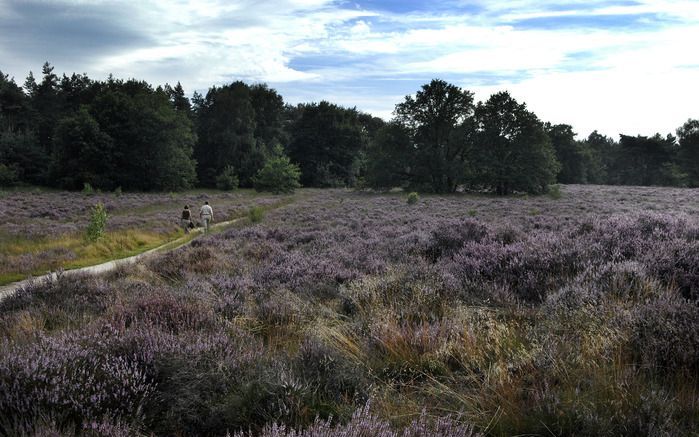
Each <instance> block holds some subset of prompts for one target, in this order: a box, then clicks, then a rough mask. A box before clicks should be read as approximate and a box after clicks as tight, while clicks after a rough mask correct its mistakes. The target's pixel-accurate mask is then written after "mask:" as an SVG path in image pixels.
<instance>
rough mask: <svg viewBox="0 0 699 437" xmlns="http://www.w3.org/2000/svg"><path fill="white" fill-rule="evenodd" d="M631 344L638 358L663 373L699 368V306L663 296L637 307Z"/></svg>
mask: <svg viewBox="0 0 699 437" xmlns="http://www.w3.org/2000/svg"><path fill="white" fill-rule="evenodd" d="M632 332H633V333H632V335H631V344H632V345H633V350H634V351H635V352H636V360H637V362H639V364H641V365H643V366H644V367H646V368H649V369H654V370H658V371H660V372H661V373H664V372H667V373H670V374H672V373H675V372H677V371H679V370H681V369H687V370H689V371H691V372H697V371H699V307H697V306H696V304H694V303H693V302H691V301H687V300H685V299H681V298H676V297H664V298H660V299H658V300H657V301H655V302H651V303H648V304H646V305H644V306H642V307H640V308H639V309H638V310H637V311H636V317H635V322H634V324H633V331H632Z"/></svg>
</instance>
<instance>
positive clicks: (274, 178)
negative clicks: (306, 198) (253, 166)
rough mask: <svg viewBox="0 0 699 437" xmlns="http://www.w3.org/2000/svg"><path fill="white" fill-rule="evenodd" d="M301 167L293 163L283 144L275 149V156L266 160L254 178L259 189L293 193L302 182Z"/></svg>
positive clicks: (254, 182)
mask: <svg viewBox="0 0 699 437" xmlns="http://www.w3.org/2000/svg"><path fill="white" fill-rule="evenodd" d="M300 178H301V169H299V166H298V165H296V164H293V163H292V162H291V161H290V160H289V158H288V157H287V156H285V155H284V150H283V149H282V148H281V146H277V147H275V149H274V154H273V156H272V157H271V158H270V159H268V160H267V162H265V165H264V167H262V168H261V169H260V171H258V172H257V175H255V177H254V178H253V180H252V183H253V186H254V187H255V190H257V191H271V192H273V193H274V194H280V193H293V192H294V190H295V189H296V188H299V187H300V186H301V184H300V183H299V179H300Z"/></svg>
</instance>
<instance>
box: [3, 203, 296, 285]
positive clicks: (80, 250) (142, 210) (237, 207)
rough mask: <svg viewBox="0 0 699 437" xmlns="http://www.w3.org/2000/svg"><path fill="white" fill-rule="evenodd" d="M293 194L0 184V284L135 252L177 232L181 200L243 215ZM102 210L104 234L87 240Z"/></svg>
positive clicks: (221, 217)
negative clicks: (2, 187) (95, 213)
mask: <svg viewBox="0 0 699 437" xmlns="http://www.w3.org/2000/svg"><path fill="white" fill-rule="evenodd" d="M290 198H291V196H273V195H265V194H259V193H255V192H252V191H250V190H239V191H236V192H234V193H233V192H216V191H214V192H212V191H207V192H204V191H189V192H184V193H169V194H168V193H123V194H118V193H95V192H91V193H84V192H83V193H80V192H66V191H62V192H58V191H52V190H48V191H47V190H35V191H29V190H21V189H20V190H13V191H4V192H3V191H0V215H1V216H2V221H3V224H2V226H0V285H3V284H7V283H10V282H14V281H17V280H20V279H24V278H26V277H28V276H31V275H33V276H39V275H43V274H45V273H47V272H48V271H56V270H59V269H71V268H78V267H83V266H88V265H93V264H98V263H100V262H104V261H109V260H112V259H118V258H123V257H126V256H130V255H134V254H137V253H141V252H143V251H146V250H148V249H152V248H154V247H158V246H161V245H163V244H165V243H168V242H171V241H173V240H176V239H179V238H180V237H182V234H183V231H182V229H181V227H180V220H179V218H180V212H181V211H182V209H183V208H184V206H185V205H187V206H189V207H190V208H191V210H192V214H193V217H194V218H195V219H196V217H197V214H198V211H199V207H200V206H201V205H202V204H203V202H204V201H209V202H211V203H212V204H215V205H216V215H215V218H216V221H217V222H223V221H228V220H231V219H234V218H238V217H243V216H245V215H246V214H247V213H248V211H249V209H250V208H253V207H260V208H263V209H266V208H270V207H275V206H278V205H281V204H284V203H285V202H287V201H289V199H290ZM97 204H102V205H103V206H104V208H105V210H106V213H107V215H108V220H107V222H106V227H105V232H104V234H105V235H104V236H103V238H100V239H99V240H98V241H91V242H90V241H86V239H85V230H86V229H87V227H88V224H89V222H90V218H91V210H92V208H93V207H94V206H95V205H97Z"/></svg>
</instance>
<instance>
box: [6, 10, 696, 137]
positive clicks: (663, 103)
mask: <svg viewBox="0 0 699 437" xmlns="http://www.w3.org/2000/svg"><path fill="white" fill-rule="evenodd" d="M32 1H34V0H32ZM342 3H344V2H342ZM638 3H639V4H632V3H629V4H628V5H620V4H619V3H618V2H615V3H609V2H606V1H599V0H598V1H595V0H587V1H582V0H574V1H569V2H566V3H565V6H566V7H564V8H560V6H561V4H562V2H561V1H560V0H542V1H536V2H535V1H533V0H513V1H485V0H483V1H480V2H474V1H472V0H469V1H466V0H464V1H463V4H464V5H465V6H472V5H474V4H477V5H479V6H481V7H483V8H484V9H485V11H484V13H480V14H479V13H474V12H452V13H450V12H449V11H447V10H445V9H440V10H439V11H438V12H412V13H407V14H405V13H400V14H399V13H391V12H385V11H383V12H379V11H374V10H362V9H361V8H355V7H351V8H348V7H343V6H342V4H341V2H338V1H332V0H278V1H257V0H237V1H229V0H198V1H194V0H147V1H139V2H117V1H116V0H109V1H107V0H103V1H87V0H79V1H78V0H49V1H45V0H44V1H43V3H42V4H47V5H53V6H55V8H54V10H60V8H63V9H64V11H66V12H65V13H66V14H67V13H71V14H77V15H78V16H79V14H80V12H81V11H83V10H84V9H85V8H89V10H90V14H91V15H89V16H90V17H93V16H94V15H95V14H99V11H100V8H102V7H103V8H104V9H103V11H104V12H103V13H104V14H105V16H103V17H102V19H104V20H113V21H115V22H116V21H118V22H119V26H121V27H116V28H122V27H125V28H128V29H129V30H130V31H132V32H138V33H139V35H140V36H142V38H140V39H136V40H135V42H133V43H129V44H124V45H123V46H121V45H119V46H116V48H114V49H112V50H110V51H109V52H105V53H104V54H95V55H94V56H91V57H89V58H86V57H85V56H82V57H80V56H77V57H70V56H66V57H65V58H59V59H49V61H51V62H53V63H55V64H56V66H57V67H58V68H63V69H65V71H66V72H71V71H79V72H83V71H85V72H87V73H88V74H90V75H91V76H92V77H96V78H104V77H106V75H107V74H109V73H114V74H115V75H116V76H117V77H137V78H139V79H145V80H147V81H149V82H151V83H155V84H162V83H165V82H170V83H173V82H176V81H181V82H182V84H183V85H184V86H185V89H187V90H190V91H191V90H194V89H199V90H202V89H206V88H208V87H209V86H211V85H214V84H221V83H224V82H230V81H232V80H236V79H244V80H248V81H251V82H261V81H266V82H271V83H273V84H275V85H278V86H283V88H284V89H286V90H288V92H289V93H290V94H289V97H288V99H289V100H296V101H304V100H308V101H310V100H320V99H328V100H333V99H335V100H336V101H337V102H338V103H342V104H345V105H349V106H357V107H358V108H359V109H362V110H367V111H371V112H372V113H375V114H377V115H382V116H387V115H388V114H390V113H391V111H392V110H393V107H394V105H395V104H396V103H398V102H399V101H400V100H401V99H402V96H403V95H404V94H408V93H412V92H415V91H416V89H417V87H416V85H415V83H416V81H422V83H425V82H427V81H429V80H430V79H431V78H433V77H445V78H449V79H450V80H453V81H456V82H459V84H460V85H462V86H464V87H466V88H469V89H475V90H476V91H477V92H478V96H479V97H480V98H487V94H488V92H490V91H494V90H500V89H505V88H507V89H510V90H512V91H513V93H514V94H515V96H516V97H517V98H518V99H520V100H524V101H526V102H528V103H529V105H530V107H531V108H532V109H534V110H535V111H536V112H537V113H539V115H540V116H541V118H544V119H550V120H552V121H556V122H567V123H570V124H572V125H573V126H574V127H576V128H577V130H578V131H579V132H580V133H582V134H586V133H587V132H586V131H587V130H590V129H594V128H597V129H600V130H601V131H603V132H605V133H608V134H614V133H616V132H619V131H626V132H629V133H636V132H639V133H641V132H642V133H650V132H651V131H655V130H659V131H662V132H666V131H669V130H672V129H674V128H675V127H677V126H678V125H679V124H681V123H682V122H683V121H684V120H685V119H686V118H687V117H690V116H693V117H697V116H699V114H696V113H692V111H696V109H695V108H696V105H695V104H694V105H693V104H691V102H692V101H693V102H696V101H698V100H697V95H696V91H694V90H695V89H696V86H695V85H694V83H695V81H696V72H697V70H696V69H694V70H691V69H688V68H686V67H687V66H692V65H694V66H696V65H699V51H697V50H696V49H695V47H694V45H695V40H696V39H697V36H698V35H699V24H697V23H699V1H695V0H672V1H670V0H643V1H640V2H638ZM20 4H23V3H22V2H20V1H19V0H0V35H2V34H3V33H6V34H8V33H7V32H5V28H3V25H5V26H11V25H12V22H13V20H16V19H17V16H16V11H17V10H19V8H17V7H12V6H17V5H20ZM117 6H118V7H117ZM561 9H563V10H561ZM38 10H41V8H39V9H38ZM115 11H121V12H119V13H120V14H121V15H118V13H116V12H115ZM619 14H622V15H629V14H655V15H657V16H658V17H661V18H663V19H665V20H667V19H669V20H672V23H673V25H672V26H665V27H663V26H662V25H661V24H658V23H656V24H654V25H653V26H650V25H648V26H644V27H642V28H630V27H628V26H627V27H620V28H608V29H603V28H597V29H580V28H560V26H559V28H556V29H547V28H544V27H539V28H526V29H525V28H519V27H517V26H516V21H517V20H523V19H530V18H537V19H546V18H547V17H548V18H553V19H555V18H556V17H562V16H568V17H576V16H585V17H588V18H589V16H591V15H592V16H595V15H597V16H607V17H609V16H614V15H619ZM25 18H26V17H25ZM35 18H36V17H29V19H28V20H29V21H28V22H29V23H31V22H32V20H34V19H35ZM45 18H46V17H45ZM48 18H52V17H48ZM659 23H662V21H661V22H659ZM41 30H42V29H41V28H36V29H32V28H28V29H26V33H24V34H22V38H25V39H26V40H31V39H32V38H34V37H35V34H37V33H40V32H41ZM66 31H70V29H67V30H66ZM109 35H111V34H108V36H109ZM114 37H115V38H117V37H118V35H115V36H114ZM4 41H5V40H4V39H3V38H2V37H0V56H2V58H3V60H4V62H3V64H4V65H3V68H8V66H9V67H10V71H5V72H9V73H11V74H14V75H15V76H16V77H23V76H24V75H26V72H27V71H28V70H29V69H34V70H36V69H37V67H38V66H40V65H41V63H43V61H44V60H46V59H41V58H39V59H32V58H31V53H30V52H28V51H27V50H25V51H24V52H20V51H19V50H18V49H16V48H15V47H13V46H12V45H11V44H10V43H5V42H4ZM41 41H42V42H43V40H41ZM88 42H89V41H88ZM34 45H37V46H40V45H41V44H34ZM29 46H30V47H31V46H32V45H31V44H29ZM64 49H65V47H64ZM74 50H76V51H79V50H81V47H80V46H79V45H76V47H75V49H74ZM42 53H43V52H42ZM307 56H313V61H312V62H307V63H304V62H301V61H303V59H304V57H307ZM27 59H32V60H31V62H33V64H32V65H24V63H26V62H27V61H26V60H27ZM477 75H483V76H486V77H490V78H491V79H490V80H491V81H494V82H492V84H489V85H488V86H478V83H479V82H475V81H474V80H473V79H472V78H473V77H475V76H477ZM460 77H461V78H462V80H459V78H460ZM498 77H501V79H499V80H497V79H495V78H498ZM374 78H382V79H386V78H394V79H396V82H395V83H394V84H393V85H392V86H391V87H390V90H386V89H384V88H383V86H382V85H373V88H372V85H368V86H366V87H364V86H361V84H362V83H364V82H367V81H370V80H371V79H374ZM470 78H471V79H470ZM403 80H404V82H402V83H404V84H405V85H401V84H400V83H398V82H399V81H403ZM306 85H307V86H306ZM403 86H404V88H402V87H403ZM418 86H419V85H418ZM301 90H305V91H304V92H307V93H308V95H307V98H304V96H303V94H302V91H301ZM323 93H325V94H324V95H323ZM639 96H643V97H639ZM285 97H287V96H286V95H285ZM692 99H693V100H692ZM615 126H616V127H615Z"/></svg>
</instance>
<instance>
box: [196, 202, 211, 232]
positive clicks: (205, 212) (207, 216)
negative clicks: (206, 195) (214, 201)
mask: <svg viewBox="0 0 699 437" xmlns="http://www.w3.org/2000/svg"><path fill="white" fill-rule="evenodd" d="M199 218H200V219H201V222H202V224H203V225H204V233H208V232H209V223H211V222H212V221H214V210H213V209H211V206H209V201H208V200H207V201H205V202H204V205H203V206H202V207H201V209H199Z"/></svg>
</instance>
